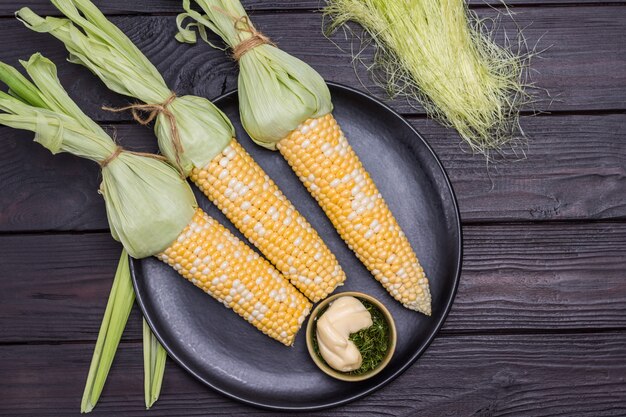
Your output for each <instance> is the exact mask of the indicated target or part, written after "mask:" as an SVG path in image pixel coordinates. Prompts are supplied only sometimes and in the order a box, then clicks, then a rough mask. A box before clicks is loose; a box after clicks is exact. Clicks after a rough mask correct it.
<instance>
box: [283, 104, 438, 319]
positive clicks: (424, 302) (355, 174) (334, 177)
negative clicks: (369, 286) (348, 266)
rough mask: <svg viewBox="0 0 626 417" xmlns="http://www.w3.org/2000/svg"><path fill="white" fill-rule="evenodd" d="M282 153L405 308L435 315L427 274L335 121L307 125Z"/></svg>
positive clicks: (285, 141)
mask: <svg viewBox="0 0 626 417" xmlns="http://www.w3.org/2000/svg"><path fill="white" fill-rule="evenodd" d="M278 150H279V151H280V153H281V154H282V155H283V156H284V157H285V159H286V160H287V162H288V163H289V165H291V167H292V168H293V170H294V171H295V173H296V174H297V175H298V177H299V178H301V179H302V180H303V182H304V185H305V186H306V187H307V189H308V190H309V192H310V193H311V195H313V197H315V199H316V200H317V201H318V203H319V204H320V206H321V207H322V208H323V209H324V211H325V212H326V215H327V216H328V217H329V219H330V220H331V221H332V223H333V225H334V226H335V228H336V229H337V231H338V232H339V234H340V235H341V237H342V238H343V240H345V242H346V243H347V244H348V246H349V247H350V249H352V250H353V251H354V252H355V253H356V255H357V257H358V258H359V259H360V260H361V262H363V264H364V265H365V266H366V267H367V268H368V269H369V270H370V271H371V272H372V274H373V275H374V277H375V278H376V279H377V280H378V281H379V282H381V283H382V284H383V286H384V287H385V289H386V290H387V291H388V292H389V293H390V294H391V295H392V296H393V297H394V298H395V299H396V300H398V301H400V302H401V303H402V304H403V305H404V306H405V307H407V308H409V309H412V310H416V311H420V312H422V313H424V314H427V315H430V313H431V296H430V290H429V286H428V280H427V279H426V276H425V275H424V270H423V268H422V267H421V265H420V264H419V261H418V260H417V257H416V255H415V252H414V251H413V249H412V248H411V245H410V244H409V241H408V240H407V238H406V236H405V235H404V233H402V231H401V230H400V227H399V226H398V223H397V222H396V219H395V218H394V217H393V215H392V214H391V211H390V210H389V208H388V207H387V204H386V203H385V200H384V199H383V198H382V196H381V195H380V193H379V192H378V189H377V188H376V185H375V184H374V182H373V181H372V179H371V178H370V176H369V174H368V173H367V171H366V170H365V169H364V168H363V165H362V164H361V161H360V160H359V158H358V156H357V155H356V154H355V153H354V150H353V149H352V147H351V146H350V145H349V144H348V141H347V140H346V138H345V136H344V135H343V133H342V132H341V129H340V128H339V125H338V124H337V122H336V121H335V118H334V117H333V116H332V115H331V114H327V115H326V116H323V117H320V118H317V119H309V120H307V121H306V122H304V123H302V124H301V125H300V126H298V128H297V129H296V130H294V131H293V132H292V133H291V134H290V135H289V136H287V137H286V138H285V139H283V140H282V141H280V142H279V143H278Z"/></svg>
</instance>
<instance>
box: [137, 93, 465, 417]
mask: <svg viewBox="0 0 626 417" xmlns="http://www.w3.org/2000/svg"><path fill="white" fill-rule="evenodd" d="M326 84H328V86H329V87H331V88H335V89H339V90H344V91H347V92H349V93H351V94H356V95H358V96H360V98H362V99H364V100H368V101H371V102H373V103H374V104H376V105H378V106H380V107H382V108H383V109H385V110H386V111H387V112H389V113H391V114H392V115H393V116H394V117H395V118H396V119H398V121H399V122H401V123H403V124H404V125H405V126H406V127H408V128H409V129H410V130H411V131H412V132H413V133H414V134H415V136H416V137H417V138H419V140H421V141H422V143H423V144H424V145H425V146H426V149H428V151H429V152H430V153H431V155H432V157H433V158H434V160H435V162H436V163H437V166H438V167H439V169H440V170H441V173H442V174H443V177H444V179H445V183H446V185H447V188H448V190H449V191H450V197H451V201H452V205H453V208H454V215H455V218H454V220H456V232H457V234H458V236H459V240H458V254H459V255H458V257H457V259H456V265H455V266H456V274H455V277H454V283H453V288H452V292H451V293H450V297H449V298H448V300H447V302H446V306H445V309H444V311H443V314H442V315H441V317H440V318H439V321H438V323H437V324H436V326H435V327H434V328H433V331H432V332H431V333H430V334H429V335H428V337H427V338H426V341H425V343H423V344H422V346H421V347H420V348H419V349H417V350H416V351H415V353H414V354H413V355H412V356H411V358H410V359H409V360H408V361H406V363H405V364H404V365H402V366H401V367H400V368H399V369H398V370H397V371H395V372H394V373H392V374H391V375H389V377H387V378H386V379H384V380H382V381H380V382H379V383H377V384H375V385H373V386H371V387H369V388H367V389H365V390H364V391H362V392H360V393H358V394H354V395H350V396H348V397H346V398H344V399H341V400H337V401H330V402H327V403H323V404H318V405H312V406H290V405H280V406H278V405H275V404H267V403H264V402H262V401H254V400H250V399H248V398H243V397H240V396H237V395H235V394H232V393H230V392H228V391H226V390H223V389H221V388H219V387H217V386H215V385H214V384H212V383H211V382H210V381H209V380H207V379H206V378H204V377H203V376H202V375H200V374H198V373H197V372H195V371H194V370H193V369H191V368H190V367H189V366H187V365H186V364H185V362H184V361H183V360H182V359H180V358H179V357H178V356H177V355H176V354H175V353H173V352H172V349H171V348H170V346H169V345H168V343H167V342H165V341H164V339H163V337H162V336H161V334H160V333H159V331H158V330H156V329H155V326H154V323H153V321H152V319H151V317H150V313H149V312H148V311H147V310H146V307H145V300H144V298H143V295H142V293H141V292H140V291H138V289H139V284H138V280H137V273H136V269H135V262H138V260H136V259H133V258H130V257H129V258H130V270H131V278H132V281H133V287H134V289H135V298H136V300H137V304H139V307H140V308H141V312H142V314H143V317H144V319H145V320H146V322H147V323H148V326H150V329H151V330H152V333H153V334H154V335H155V336H156V338H157V339H158V340H159V342H160V343H161V345H162V346H163V347H164V348H165V350H166V351H167V354H168V356H169V357H170V358H172V359H173V360H174V361H175V362H176V363H177V364H178V366H180V367H182V368H183V369H184V370H185V371H187V372H188V373H189V374H191V375H193V376H194V377H195V378H196V379H198V380H199V381H200V382H202V383H203V384H205V385H206V386H208V387H210V388H211V389H213V390H215V391H217V392H218V393H220V394H221V395H224V396H226V397H228V398H231V399H233V400H236V401H239V402H241V403H244V404H247V405H251V406H254V407H258V408H262V409H265V410H275V411H316V410H325V409H329V408H333V407H337V406H340V405H344V404H347V403H350V402H352V401H355V400H358V399H360V398H363V397H365V396H367V395H369V394H371V393H373V392H374V391H377V390H379V389H380V388H382V387H384V386H385V385H387V384H389V383H390V382H391V381H393V380H394V379H396V378H397V377H398V376H400V375H401V374H402V373H404V372H405V371H406V370H407V369H408V368H409V367H410V366H411V365H413V364H414V363H415V361H416V360H417V359H418V358H419V357H420V356H422V354H423V353H424V351H425V350H426V349H427V348H428V347H429V346H430V344H431V343H432V342H433V340H434V339H435V336H436V335H437V333H439V330H441V327H442V326H443V324H444V322H445V321H446V318H447V317H448V314H449V313H450V309H451V308H452V304H453V303H454V299H455V298H456V293H457V290H458V286H459V281H460V276H461V268H462V259H463V233H462V229H461V216H460V213H459V207H458V203H457V199H456V195H455V193H454V188H453V187H452V184H451V182H450V178H449V177H448V174H447V172H446V170H445V169H444V167H443V164H442V163H441V161H440V160H439V158H438V157H437V154H436V153H435V151H434V150H433V149H432V148H431V146H430V145H429V144H428V142H426V140H424V138H423V137H422V135H421V134H420V133H419V132H418V131H417V130H415V128H413V126H411V124H410V123H409V122H408V121H407V120H406V119H405V118H404V117H402V116H401V115H400V114H399V113H398V112H396V111H395V110H393V109H392V108H391V107H389V106H388V105H386V104H385V103H383V102H381V101H380V100H378V99H377V98H375V97H372V96H370V95H368V94H366V93H364V92H362V91H359V90H357V89H355V88H353V87H350V86H346V85H343V84H340V83H334V82H327V83H326ZM234 94H237V89H234V90H231V91H229V92H227V93H224V94H222V95H220V96H219V97H217V98H215V99H214V100H212V102H213V103H214V104H215V105H219V103H220V102H221V101H224V100H226V99H228V98H230V97H231V96H232V95H234Z"/></svg>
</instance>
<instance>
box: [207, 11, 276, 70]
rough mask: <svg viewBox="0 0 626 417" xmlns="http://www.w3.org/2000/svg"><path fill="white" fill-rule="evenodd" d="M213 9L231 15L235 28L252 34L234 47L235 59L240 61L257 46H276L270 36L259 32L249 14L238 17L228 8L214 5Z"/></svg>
mask: <svg viewBox="0 0 626 417" xmlns="http://www.w3.org/2000/svg"><path fill="white" fill-rule="evenodd" d="M213 9H214V10H215V11H217V12H218V13H221V14H223V15H224V16H228V17H230V18H231V19H232V20H233V25H234V27H235V30H237V31H239V32H247V33H249V34H250V35H251V36H250V37H249V38H247V39H244V40H243V41H240V42H239V43H238V44H237V45H235V46H233V47H232V49H233V55H232V56H233V59H234V60H235V61H239V60H240V59H241V57H242V56H244V54H246V53H247V52H249V51H250V50H252V49H254V48H256V47H257V46H261V45H272V46H276V44H275V43H274V42H272V40H271V39H270V38H268V37H267V36H265V35H264V34H262V33H261V32H259V31H258V30H257V29H256V28H255V27H254V25H253V24H252V22H251V21H250V19H249V18H248V16H239V17H237V16H235V15H234V14H232V13H229V12H227V11H226V10H224V9H222V8H221V7H218V6H213Z"/></svg>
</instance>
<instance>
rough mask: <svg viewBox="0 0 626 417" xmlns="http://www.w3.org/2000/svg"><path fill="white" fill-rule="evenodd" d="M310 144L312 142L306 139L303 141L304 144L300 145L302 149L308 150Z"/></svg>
mask: <svg viewBox="0 0 626 417" xmlns="http://www.w3.org/2000/svg"><path fill="white" fill-rule="evenodd" d="M310 144H311V141H310V140H308V139H305V140H303V141H302V143H301V144H300V147H301V148H302V149H306V148H308V147H309V145H310Z"/></svg>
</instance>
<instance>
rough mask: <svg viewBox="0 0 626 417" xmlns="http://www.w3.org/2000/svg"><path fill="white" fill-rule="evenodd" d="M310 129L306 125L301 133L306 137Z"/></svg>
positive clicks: (301, 129)
mask: <svg viewBox="0 0 626 417" xmlns="http://www.w3.org/2000/svg"><path fill="white" fill-rule="evenodd" d="M309 130H310V129H309V127H308V126H306V125H304V126H302V127H301V128H300V133H302V134H303V135H306V134H307V133H309Z"/></svg>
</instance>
